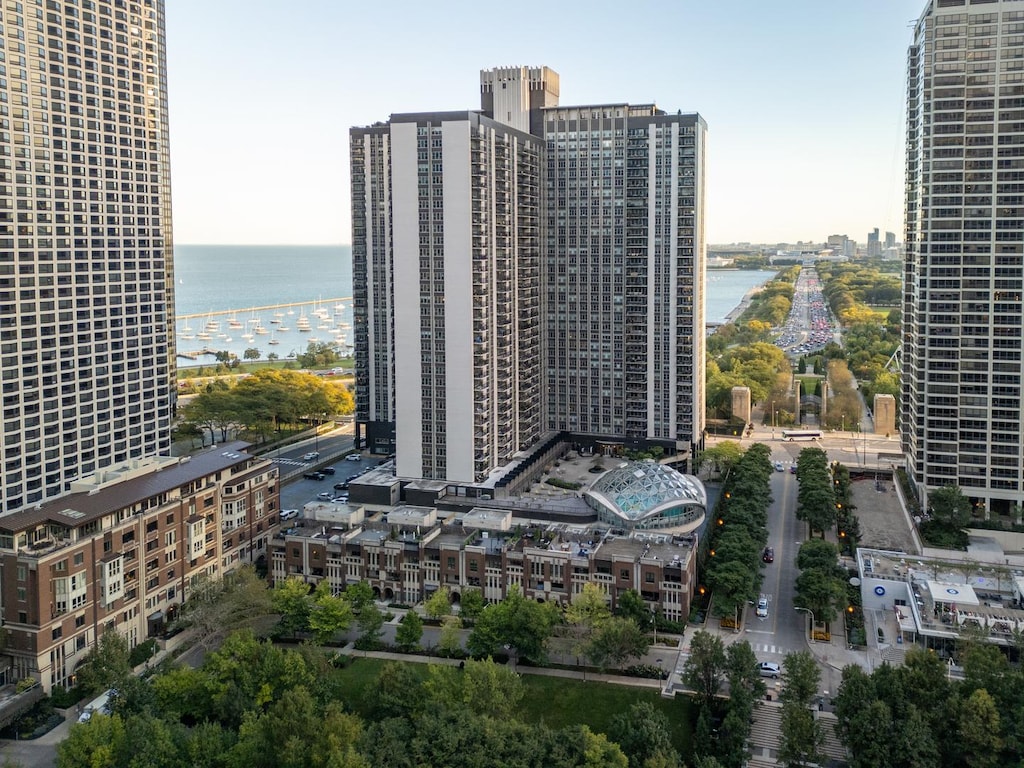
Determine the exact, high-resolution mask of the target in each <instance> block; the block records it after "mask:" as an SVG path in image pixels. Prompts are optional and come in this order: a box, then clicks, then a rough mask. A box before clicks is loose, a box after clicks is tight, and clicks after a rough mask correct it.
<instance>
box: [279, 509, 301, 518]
mask: <svg viewBox="0 0 1024 768" xmlns="http://www.w3.org/2000/svg"><path fill="white" fill-rule="evenodd" d="M298 516H299V510H297V509H282V510H281V520H291V519H292V518H293V517H298Z"/></svg>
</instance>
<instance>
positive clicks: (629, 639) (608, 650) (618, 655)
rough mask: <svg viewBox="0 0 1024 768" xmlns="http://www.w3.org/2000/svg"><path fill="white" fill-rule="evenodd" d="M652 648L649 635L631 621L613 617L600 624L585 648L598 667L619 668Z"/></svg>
mask: <svg viewBox="0 0 1024 768" xmlns="http://www.w3.org/2000/svg"><path fill="white" fill-rule="evenodd" d="M650 647H651V644H650V642H649V641H648V640H647V635H645V634H644V631H643V630H642V629H640V627H638V626H637V625H636V622H635V621H633V620H631V619H624V618H622V617H621V616H612V617H611V618H609V619H606V620H605V621H603V622H602V623H600V624H598V625H597V626H596V627H595V628H594V631H593V635H592V637H591V639H590V642H589V643H588V644H587V645H586V646H585V648H586V653H587V656H588V657H589V658H590V660H591V662H592V663H593V664H595V665H596V666H598V667H600V668H602V669H605V668H607V667H609V666H612V667H619V666H622V665H623V664H625V663H626V662H627V661H629V660H630V659H638V658H640V657H641V656H643V655H644V654H645V653H647V649H648V648H650Z"/></svg>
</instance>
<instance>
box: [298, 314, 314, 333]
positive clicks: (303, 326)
mask: <svg viewBox="0 0 1024 768" xmlns="http://www.w3.org/2000/svg"><path fill="white" fill-rule="evenodd" d="M295 327H296V328H298V329H299V331H300V332H302V333H309V331H310V330H311V329H310V327H309V318H308V317H306V311H305V310H303V311H302V312H301V313H300V314H299V319H298V320H296V321H295Z"/></svg>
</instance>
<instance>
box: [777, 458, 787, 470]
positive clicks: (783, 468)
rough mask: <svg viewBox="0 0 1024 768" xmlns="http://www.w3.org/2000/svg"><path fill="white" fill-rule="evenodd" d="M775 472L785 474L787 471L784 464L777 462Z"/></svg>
mask: <svg viewBox="0 0 1024 768" xmlns="http://www.w3.org/2000/svg"><path fill="white" fill-rule="evenodd" d="M775 471H776V472H785V471H786V470H785V467H783V466H782V462H781V461H776V462H775Z"/></svg>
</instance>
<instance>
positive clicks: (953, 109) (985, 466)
mask: <svg viewBox="0 0 1024 768" xmlns="http://www.w3.org/2000/svg"><path fill="white" fill-rule="evenodd" d="M908 65H909V66H908V87H907V108H908V109H907V112H908V121H907V198H906V236H905V238H904V248H905V250H906V262H905V263H906V267H905V276H904V303H903V328H904V332H903V333H904V338H903V380H902V387H903V411H902V433H903V441H904V446H905V449H906V451H907V454H908V463H909V467H908V468H909V470H910V473H911V476H912V477H913V480H914V482H915V483H916V484H917V486H918V488H919V489H920V491H921V492H922V494H927V492H928V491H929V490H934V489H937V488H940V487H943V486H946V485H956V486H959V487H960V488H961V489H962V490H963V492H964V494H965V495H967V496H969V497H970V498H971V499H972V501H973V502H974V503H975V505H976V508H977V509H978V510H979V512H984V513H985V514H1008V513H1009V512H1010V511H1011V510H1012V508H1013V506H1014V505H1017V504H1020V502H1021V499H1022V490H1024V487H1022V482H1024V476H1022V471H1024V469H1022V467H1024V462H1022V457H1024V432H1022V429H1021V411H1022V405H1024V403H1022V399H1021V385H1022V379H1024V376H1022V374H1024V370H1022V366H1021V325H1022V321H1024V311H1022V310H1024V307H1022V303H1021V301H1022V296H1024V243H1022V240H1021V232H1022V230H1024V184H1022V183H1021V180H1022V179H1024V118H1022V115H1024V113H1022V112H1021V108H1022V105H1024V2H1022V1H1021V0H1001V1H999V2H984V3H982V2H978V0H973V1H972V2H968V1H967V0H932V2H929V3H928V4H927V5H926V7H925V9H924V12H923V13H922V15H921V17H920V19H919V21H918V23H917V26H916V29H915V37H914V43H913V45H912V47H911V48H910V52H909V62H908Z"/></svg>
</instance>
